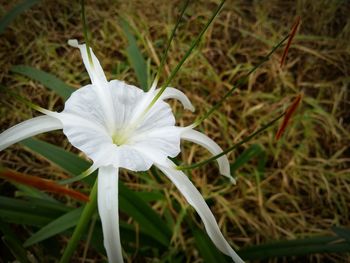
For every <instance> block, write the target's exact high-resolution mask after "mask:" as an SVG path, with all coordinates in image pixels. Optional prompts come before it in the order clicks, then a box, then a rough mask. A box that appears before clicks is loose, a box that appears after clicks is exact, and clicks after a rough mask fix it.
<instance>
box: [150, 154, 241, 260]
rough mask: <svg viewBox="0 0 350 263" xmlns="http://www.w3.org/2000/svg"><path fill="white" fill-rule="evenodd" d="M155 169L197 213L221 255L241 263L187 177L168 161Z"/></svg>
mask: <svg viewBox="0 0 350 263" xmlns="http://www.w3.org/2000/svg"><path fill="white" fill-rule="evenodd" d="M157 167H158V168H159V169H160V170H161V171H162V172H163V173H164V174H165V175H166V176H167V177H168V178H169V179H170V180H171V181H172V182H173V183H174V184H175V185H176V187H177V188H178V189H179V191H180V192H181V193H182V194H183V196H184V197H185V199H186V200H187V202H188V203H189V204H190V205H191V206H192V207H193V208H194V209H195V210H196V211H197V213H198V215H199V216H200V218H201V219H202V221H203V223H204V226H205V229H206V231H207V233H208V236H209V237H210V239H211V240H212V241H213V243H214V244H215V246H216V247H217V248H218V249H219V250H220V251H221V252H222V253H224V254H226V255H228V256H230V257H231V258H232V259H233V260H234V261H235V262H236V263H243V260H242V259H241V258H240V257H239V256H238V255H237V253H236V252H235V251H234V250H233V249H232V248H231V246H230V245H229V244H228V242H227V241H226V239H225V238H224V236H223V235H222V233H221V231H220V228H219V226H218V224H217V222H216V220H215V217H214V215H213V214H212V212H211V211H210V209H209V207H208V205H207V204H206V202H205V200H204V198H203V197H202V195H201V194H200V193H199V191H198V190H197V188H196V187H195V186H194V185H193V184H192V182H191V181H190V180H189V179H188V177H187V176H186V175H185V174H184V173H183V172H182V171H179V170H176V168H175V164H174V163H172V162H171V161H170V160H168V166H162V165H157Z"/></svg>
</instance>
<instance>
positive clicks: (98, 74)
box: [68, 39, 107, 86]
mask: <svg viewBox="0 0 350 263" xmlns="http://www.w3.org/2000/svg"><path fill="white" fill-rule="evenodd" d="M68 44H69V45H70V46H72V47H76V48H79V49H80V52H81V56H82V58H83V62H84V65H85V68H86V70H87V72H88V73H89V76H90V79H91V82H92V84H95V85H97V86H98V84H100V83H106V82H107V79H106V76H105V74H104V72H103V69H102V67H101V64H100V62H99V61H98V59H97V58H96V56H95V54H94V52H93V51H92V49H91V48H90V54H91V58H92V64H93V65H91V63H90V61H89V56H88V52H87V48H86V45H85V44H79V43H78V41H77V40H76V39H70V40H68Z"/></svg>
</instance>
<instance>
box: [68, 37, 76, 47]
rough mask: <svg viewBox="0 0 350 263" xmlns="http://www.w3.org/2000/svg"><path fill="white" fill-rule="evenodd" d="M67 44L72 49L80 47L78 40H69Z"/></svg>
mask: <svg viewBox="0 0 350 263" xmlns="http://www.w3.org/2000/svg"><path fill="white" fill-rule="evenodd" d="M67 43H68V45H70V46H71V47H77V48H78V47H79V43H78V40H76V39H69V40H68V42H67Z"/></svg>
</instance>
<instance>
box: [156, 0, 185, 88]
mask: <svg viewBox="0 0 350 263" xmlns="http://www.w3.org/2000/svg"><path fill="white" fill-rule="evenodd" d="M189 3H190V0H186V2H185V4H184V6H183V8H182V10H181V13H180V16H179V18H178V19H177V21H176V24H175V26H174V28H173V30H172V31H171V35H170V37H169V39H168V43H167V46H166V48H165V51H164V54H163V57H162V59H161V62H160V65H159V68H158V70H157V73H156V76H155V78H154V81H156V82H157V81H158V79H159V77H160V74H161V73H162V71H163V68H164V64H165V61H166V58H167V55H168V51H169V48H170V45H171V42H172V41H173V38H174V36H175V32H176V30H177V28H178V26H179V24H180V21H181V20H182V17H183V16H184V14H185V11H186V9H187V7H188V4H189Z"/></svg>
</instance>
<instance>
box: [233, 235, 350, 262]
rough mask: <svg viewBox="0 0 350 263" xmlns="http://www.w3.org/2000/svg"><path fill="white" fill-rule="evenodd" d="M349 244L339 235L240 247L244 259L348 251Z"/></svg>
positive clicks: (349, 248) (349, 249)
mask: <svg viewBox="0 0 350 263" xmlns="http://www.w3.org/2000/svg"><path fill="white" fill-rule="evenodd" d="M349 251H350V244H349V243H347V242H342V240H341V239H339V237H332V236H321V237H310V238H303V239H295V240H282V241H276V242H271V243H267V244H262V245H257V246H252V247H248V248H244V249H241V250H240V251H239V254H240V255H241V257H242V258H243V259H245V260H263V259H267V258H274V257H291V256H303V255H307V254H314V253H341V252H349Z"/></svg>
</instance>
